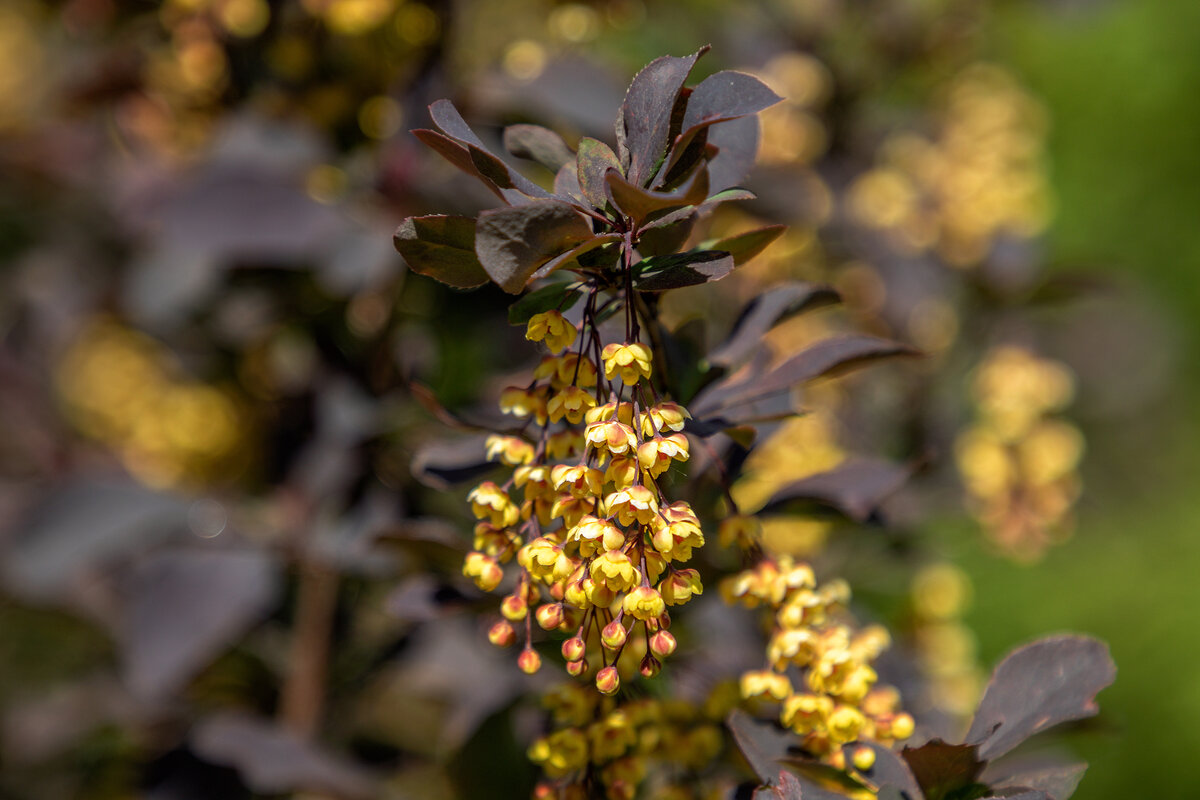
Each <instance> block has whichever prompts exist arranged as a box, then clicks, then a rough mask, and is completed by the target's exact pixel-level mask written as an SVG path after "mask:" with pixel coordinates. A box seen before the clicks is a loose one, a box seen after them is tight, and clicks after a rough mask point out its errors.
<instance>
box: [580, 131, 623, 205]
mask: <svg viewBox="0 0 1200 800" xmlns="http://www.w3.org/2000/svg"><path fill="white" fill-rule="evenodd" d="M576 162H577V166H576V170H577V173H578V179H579V188H580V191H582V192H583V196H584V198H585V199H586V200H587V201H588V202H589V203H591V204H592V206H593V207H595V208H598V209H603V208H604V206H605V205H607V204H608V191H607V190H606V188H605V185H604V174H605V173H606V172H607V171H608V170H610V169H611V170H614V171H616V172H617V173H618V174H619V173H620V171H621V162H620V161H619V160H617V155H616V153H614V152H613V151H612V148H610V147H609V146H608V145H606V144H605V143H604V142H601V141H598V140H596V139H591V138H589V137H587V136H585V137H583V138H582V139H580V140H579V155H578V156H577V157H576Z"/></svg>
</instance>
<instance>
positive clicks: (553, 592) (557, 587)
mask: <svg viewBox="0 0 1200 800" xmlns="http://www.w3.org/2000/svg"><path fill="white" fill-rule="evenodd" d="M550 596H551V597H552V598H554V599H555V600H557V601H558V602H560V603H561V602H562V599H563V585H562V584H561V583H555V584H554V585H552V586H551V587H550Z"/></svg>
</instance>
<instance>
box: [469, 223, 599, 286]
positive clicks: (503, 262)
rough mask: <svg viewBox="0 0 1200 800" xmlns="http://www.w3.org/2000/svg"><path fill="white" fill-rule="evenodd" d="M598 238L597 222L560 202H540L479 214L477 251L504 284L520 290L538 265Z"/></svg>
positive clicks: (497, 281) (482, 260) (492, 273)
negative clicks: (594, 231)
mask: <svg viewBox="0 0 1200 800" xmlns="http://www.w3.org/2000/svg"><path fill="white" fill-rule="evenodd" d="M591 238H592V226H591V224H590V223H589V222H588V221H587V219H586V218H584V217H583V216H582V215H581V214H580V213H579V212H578V211H577V210H576V209H575V208H574V207H572V206H571V205H568V204H567V203H564V202H562V201H560V200H534V201H532V202H530V203H527V204H525V205H523V206H514V207H512V208H496V209H491V210H489V211H484V212H483V213H481V214H480V215H479V220H478V222H477V223H476V226H475V253H476V255H478V256H479V262H480V263H481V264H482V265H483V268H484V269H485V270H486V271H487V273H488V275H490V276H491V278H492V280H494V281H495V282H496V283H497V284H499V285H500V288H501V289H503V290H504V291H506V292H508V293H509V294H519V293H520V292H521V290H522V289H524V288H525V284H526V282H527V281H528V280H529V278H530V276H532V275H533V273H534V272H536V271H537V269H538V267H540V266H542V265H543V264H545V263H546V262H547V261H550V260H551V259H553V258H555V257H556V256H559V255H561V254H563V253H564V252H566V251H567V250H570V249H571V248H573V247H575V246H576V245H578V244H581V243H583V242H584V241H586V240H588V239H591Z"/></svg>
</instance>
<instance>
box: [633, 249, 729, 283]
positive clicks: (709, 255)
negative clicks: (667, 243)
mask: <svg viewBox="0 0 1200 800" xmlns="http://www.w3.org/2000/svg"><path fill="white" fill-rule="evenodd" d="M733 266H734V264H733V258H732V257H731V256H730V255H729V254H728V253H722V252H721V251H719V250H693V251H690V252H687V253H678V254H676V255H672V256H657V257H655V258H647V259H645V260H643V261H642V262H641V263H639V264H638V270H637V274H636V275H635V277H634V279H633V287H634V288H635V289H637V290H638V291H639V292H665V291H666V290H668V289H679V288H681V287H684V286H695V285H697V284H701V283H709V282H711V281H718V280H720V279H721V278H724V277H725V276H726V275H728V274H729V273H730V272H732V271H733Z"/></svg>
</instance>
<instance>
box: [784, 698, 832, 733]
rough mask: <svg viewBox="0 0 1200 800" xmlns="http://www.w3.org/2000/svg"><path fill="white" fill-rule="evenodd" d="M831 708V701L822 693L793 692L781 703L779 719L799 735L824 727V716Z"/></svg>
mask: <svg viewBox="0 0 1200 800" xmlns="http://www.w3.org/2000/svg"><path fill="white" fill-rule="evenodd" d="M832 710H833V701H832V700H830V699H829V698H828V697H825V696H823V695H815V694H794V695H792V696H791V697H789V698H788V699H787V700H785V701H784V703H783V711H782V712H781V713H780V715H779V721H780V722H782V723H783V724H784V725H785V726H786V727H788V728H791V729H792V730H793V731H795V732H796V733H799V734H801V735H803V734H806V733H812V732H813V731H816V730H820V729H822V728H824V727H825V718H826V716H827V715H828V714H829V713H830V712H831V711H832Z"/></svg>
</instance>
